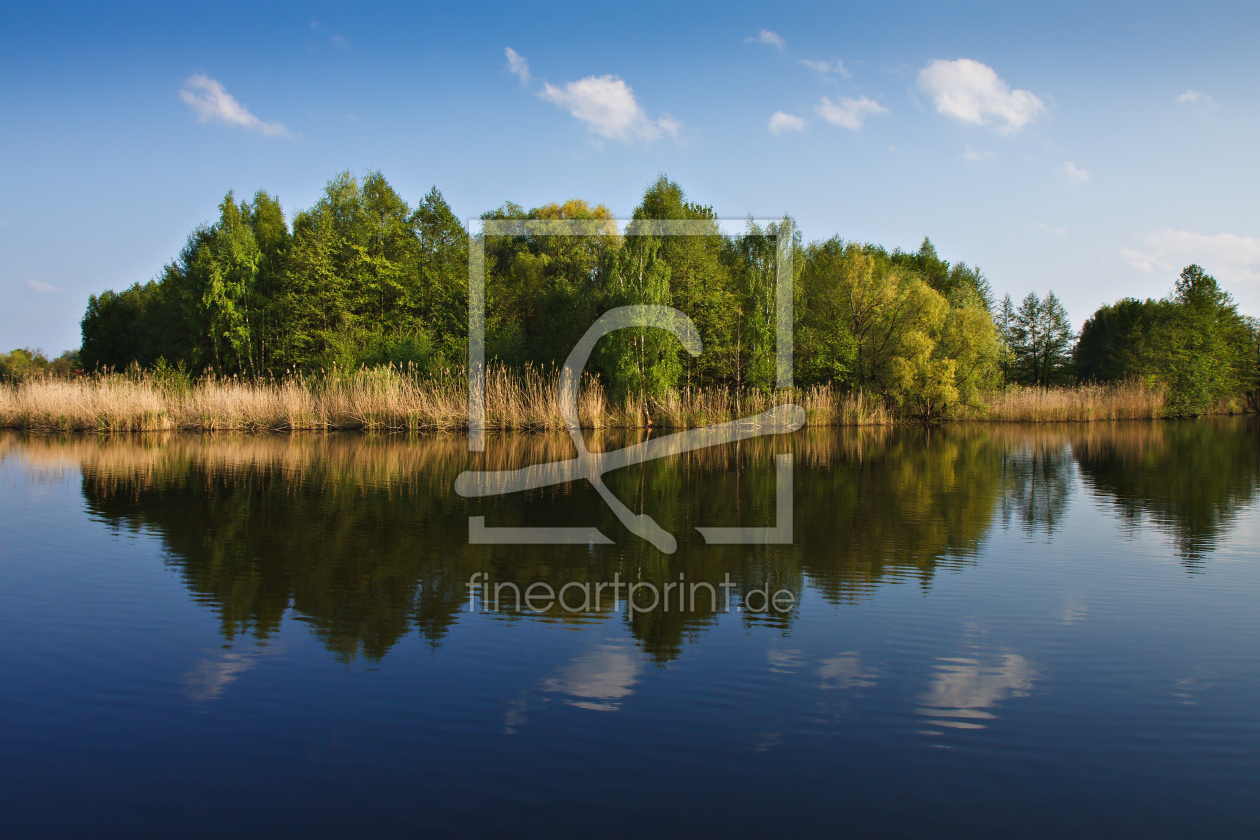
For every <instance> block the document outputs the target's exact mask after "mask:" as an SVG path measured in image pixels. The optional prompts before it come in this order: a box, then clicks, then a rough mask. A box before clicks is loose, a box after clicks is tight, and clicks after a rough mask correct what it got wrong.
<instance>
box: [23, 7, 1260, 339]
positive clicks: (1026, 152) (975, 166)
mask: <svg viewBox="0 0 1260 840" xmlns="http://www.w3.org/2000/svg"><path fill="white" fill-rule="evenodd" d="M240 8H242V9H243V8H245V7H240ZM586 8H587V7H585V6H580V5H576V4H573V5H568V6H564V7H560V8H558V10H557V11H556V12H555V13H553V14H548V15H539V14H538V13H537V9H536V8H535V7H530V8H528V9H526V8H524V7H521V8H510V9H503V10H501V12H500V15H499V16H498V17H497V18H496V19H495V20H493V21H484V20H479V19H476V18H474V17H472V16H465V15H461V14H459V13H458V11H451V10H447V9H433V10H430V9H420V8H417V9H411V8H405V7H396V8H391V9H378V10H374V11H373V12H371V13H370V14H369V15H368V16H367V17H366V18H364V17H362V16H361V15H360V13H359V12H357V11H355V12H350V11H349V10H341V9H338V8H337V7H334V6H331V5H330V6H324V7H319V6H315V7H308V8H307V9H304V10H303V11H302V12H301V13H298V12H296V11H293V12H289V11H273V10H267V11H261V12H260V11H257V10H255V9H253V7H250V11H249V16H248V22H247V23H243V22H242V21H241V20H239V19H238V18H239V17H240V16H239V15H236V14H233V13H232V12H231V11H230V10H229V11H228V12H227V13H224V11H223V10H222V9H221V8H216V9H215V10H213V11H211V10H208V9H194V10H192V11H188V10H171V9H169V8H167V7H165V6H154V7H151V8H145V7H139V8H136V9H132V10H127V11H114V10H109V9H100V8H96V7H88V6H86V5H84V6H77V5H74V4H71V5H69V6H64V7H59V8H57V9H51V10H50V9H46V8H40V9H21V10H17V11H14V12H11V13H10V26H8V27H6V35H7V37H6V38H5V46H6V49H5V51H4V56H3V57H2V58H0V63H2V66H3V67H4V70H5V72H4V73H3V76H2V78H3V79H4V81H3V82H0V91H2V92H3V93H4V95H5V100H6V102H7V103H8V104H9V107H8V110H7V116H8V120H6V123H7V124H6V130H5V132H4V133H3V135H0V150H2V151H3V152H4V153H5V155H6V159H8V160H9V161H11V162H17V163H18V164H19V165H16V166H15V165H11V167H10V168H9V170H8V171H7V172H6V176H5V180H4V188H3V189H2V190H0V196H3V197H2V198H0V251H2V252H3V254H4V255H5V259H4V261H3V265H4V269H3V275H0V285H2V286H3V288H4V289H5V290H6V301H7V302H8V304H9V305H8V306H6V307H5V310H4V312H3V313H2V314H0V349H3V350H5V351H7V350H9V349H13V348H16V347H32V348H41V349H43V350H44V351H45V352H47V353H48V354H49V355H50V356H53V355H56V354H57V353H59V352H61V351H63V350H66V349H72V348H75V347H78V346H79V320H80V319H81V318H82V316H83V312H84V309H85V308H86V305H87V299H88V296H89V295H90V294H99V293H100V292H102V291H104V290H105V289H114V290H116V291H120V290H122V289H123V288H126V287H128V286H130V285H131V284H132V283H135V282H139V283H144V282H147V281H148V280H150V279H152V278H153V277H155V276H157V275H158V274H159V273H160V271H161V270H162V267H163V266H164V265H165V264H166V263H168V262H170V261H171V260H172V259H174V258H175V256H176V255H177V254H178V251H179V249H180V248H181V247H182V246H183V244H184V241H185V239H186V237H187V236H188V234H189V233H190V232H191V231H192V230H193V228H194V227H195V226H196V225H198V224H201V223H203V222H208V221H211V220H213V218H214V216H215V208H216V206H217V204H218V202H219V201H220V200H221V199H222V197H223V195H224V194H225V193H227V192H228V191H229V190H232V191H234V192H235V193H236V195H237V197H238V198H248V197H249V196H252V195H253V194H254V192H255V191H257V190H259V189H263V190H266V191H267V192H269V193H271V194H273V195H276V196H278V197H279V199H280V201H281V202H282V205H283V207H284V208H285V211H286V217H288V218H289V219H290V220H291V219H292V216H293V213H294V212H295V211H296V210H299V209H303V208H306V207H309V206H311V205H312V204H314V203H315V201H316V200H317V199H318V196H319V194H320V192H321V191H322V189H323V187H324V185H325V184H326V183H327V181H328V180H329V179H330V178H332V177H334V176H335V175H336V174H337V173H339V172H342V171H350V172H352V173H354V174H355V175H362V174H363V173H364V172H365V171H369V170H378V171H380V172H381V173H382V174H383V175H384V176H385V177H386V178H387V179H389V181H390V183H391V184H392V185H393V186H394V187H395V189H397V190H398V192H399V194H400V195H401V196H402V197H403V198H404V199H405V200H407V201H408V203H409V204H412V205H414V203H415V202H416V201H418V200H419V199H420V198H421V197H422V196H423V195H424V194H425V192H427V191H428V189H429V187H430V186H436V187H437V188H438V189H439V190H441V191H442V193H443V195H444V196H445V198H446V200H447V201H448V202H449V203H450V205H451V207H452V209H453V210H454V212H455V213H456V215H457V216H459V217H460V218H461V219H468V218H472V217H476V216H479V215H480V214H481V213H482V212H485V211H488V210H491V209H493V208H496V207H499V206H501V205H502V204H503V203H504V202H507V201H512V202H515V203H517V204H520V205H521V206H523V207H526V208H528V207H538V206H542V205H545V204H548V203H553V202H555V203H562V202H564V201H566V200H569V199H573V198H580V199H583V200H585V201H587V202H589V203H590V204H591V205H596V204H604V205H606V206H608V207H609V208H610V209H612V211H613V213H614V215H616V216H618V217H625V216H628V215H629V214H630V212H631V211H632V210H633V208H634V206H635V205H636V204H637V203H638V201H639V199H640V197H641V196H642V193H643V190H644V189H645V188H646V186H647V185H648V184H650V183H651V182H652V180H653V179H655V177H656V176H657V175H658V174H661V173H664V174H666V175H668V176H669V177H670V178H671V179H673V180H675V181H677V182H678V183H679V184H680V185H681V186H682V187H683V189H684V190H686V192H687V196H688V199H689V200H691V201H694V202H697V203H700V204H704V205H709V206H711V207H713V209H714V210H715V212H716V213H717V214H718V215H719V216H721V217H723V218H745V217H747V216H756V217H763V218H765V217H772V218H773V217H781V216H782V215H784V214H787V215H789V216H791V217H792V218H793V219H794V221H795V222H796V224H797V226H798V227H799V229H800V230H801V232H802V236H803V239H804V240H805V241H806V242H809V241H818V240H825V239H828V238H830V237H832V236H840V237H842V238H843V239H845V240H846V241H858V242H870V243H873V244H878V245H882V246H884V247H886V248H888V249H889V250H892V249H894V248H901V249H903V250H907V251H913V250H916V249H917V248H918V246H919V243H920V242H921V241H922V240H923V238H924V237H928V238H930V239H931V241H932V242H933V244H934V245H935V246H936V248H937V251H938V252H939V253H940V255H941V257H942V258H943V259H946V260H948V261H949V262H951V263H956V262H964V263H966V264H968V265H975V266H978V267H979V268H980V269H981V270H982V271H983V272H984V274H985V275H986V276H987V277H988V279H989V281H990V283H991V284H992V288H993V292H994V295H995V297H996V298H998V299H1000V298H1001V297H1002V296H1003V295H1004V294H1010V295H1011V296H1012V298H1014V299H1015V300H1019V299H1020V298H1022V297H1023V296H1024V295H1025V294H1027V293H1028V292H1036V293H1037V294H1039V295H1042V294H1045V293H1046V292H1047V291H1051V290H1052V291H1054V292H1055V293H1056V295H1057V296H1058V297H1059V298H1060V299H1061V300H1062V301H1063V303H1064V305H1065V306H1066V308H1067V310H1068V313H1069V316H1070V318H1071V321H1072V323H1073V325H1074V326H1075V327H1076V328H1078V329H1079V327H1080V325H1081V324H1082V323H1083V322H1084V321H1085V320H1086V319H1087V318H1088V317H1089V316H1090V315H1091V314H1092V313H1093V312H1094V311H1095V310H1096V309H1097V308H1098V307H1099V306H1100V305H1103V304H1106V303H1112V302H1114V301H1116V300H1119V299H1121V298H1124V297H1136V298H1139V299H1142V298H1147V297H1155V298H1159V297H1163V296H1165V295H1167V294H1168V293H1169V292H1170V291H1171V290H1172V287H1173V283H1174V281H1175V279H1176V277H1177V274H1178V272H1179V271H1180V270H1181V269H1182V268H1183V267H1184V266H1185V265H1187V264H1189V263H1197V264H1199V265H1202V266H1203V268H1204V269H1205V270H1206V271H1207V272H1209V273H1211V274H1213V275H1214V276H1215V277H1217V279H1218V280H1219V281H1220V282H1221V285H1222V287H1223V288H1224V289H1226V290H1227V291H1229V292H1230V293H1231V294H1232V295H1233V297H1234V299H1235V300H1236V301H1237V302H1238V304H1239V308H1240V311H1242V312H1243V313H1245V314H1249V315H1260V230H1258V228H1260V223H1258V220H1257V218H1256V210H1255V202H1254V194H1255V191H1256V186H1257V183H1256V182H1257V178H1256V174H1255V173H1254V172H1248V171H1246V170H1245V168H1244V167H1242V166H1239V163H1241V162H1243V161H1245V160H1247V159H1249V158H1248V154H1249V153H1250V151H1251V145H1252V144H1253V143H1254V141H1253V140H1252V137H1253V136H1254V135H1255V134H1256V128H1257V127H1258V126H1257V122H1258V121H1257V114H1258V111H1257V104H1260V102H1258V98H1257V88H1256V84H1255V82H1254V81H1253V80H1254V79H1256V78H1260V73H1257V70H1260V67H1258V66H1257V64H1258V63H1260V59H1258V58H1257V57H1256V56H1255V54H1254V50H1253V48H1252V47H1253V45H1252V42H1253V41H1254V38H1253V37H1251V36H1252V33H1254V32H1255V31H1257V29H1256V24H1257V23H1260V9H1257V8H1255V7H1253V6H1248V5H1244V4H1218V5H1216V6H1215V7H1213V8H1212V9H1209V10H1185V9H1179V8H1174V7H1172V6H1171V5H1164V6H1159V7H1148V6H1145V5H1143V6H1138V5H1136V4H1108V5H1107V6H1106V7H1105V8H1096V7H1094V6H1087V5H1084V4H1076V5H1073V6H1067V7H1055V8H1054V9H1052V10H1045V11H1040V10H1038V11H1032V12H1029V11H1026V10H1022V9H1009V8H1005V7H1001V6H993V7H983V6H977V7H973V8H972V10H971V11H970V12H969V13H965V14H964V13H957V12H953V11H940V10H938V9H935V8H934V7H931V6H928V5H924V4H913V3H906V4H896V5H895V6H884V7H880V8H877V9H852V10H836V9H832V8H829V7H825V6H818V5H801V6H794V7H792V8H790V9H782V10H775V12H774V13H773V14H770V13H769V12H767V10H765V9H764V8H763V7H760V6H758V7H753V6H751V5H741V6H738V7H728V6H725V5H724V6H722V7H707V8H705V9H691V8H688V9H677V8H675V7H673V6H670V7H668V9H669V11H668V13H666V12H664V11H663V8H664V7H660V6H659V5H657V4H652V5H648V6H639V7H636V8H634V9H615V10H612V11H608V12H604V13H603V14H601V15H599V16H594V15H590V14H589V13H584V10H585V9H586ZM719 8H720V9H721V10H722V14H721V15H720V16H719V15H718V13H717V11H716V9H719ZM662 20H664V23H665V25H663V26H662V25H661V23H662ZM1116 33H1123V34H1116Z"/></svg>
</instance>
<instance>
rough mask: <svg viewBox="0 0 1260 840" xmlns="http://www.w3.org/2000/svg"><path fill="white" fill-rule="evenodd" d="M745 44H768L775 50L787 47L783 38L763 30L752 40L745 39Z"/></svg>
mask: <svg viewBox="0 0 1260 840" xmlns="http://www.w3.org/2000/svg"><path fill="white" fill-rule="evenodd" d="M744 42H745V43H749V42H752V43H758V44H769V45H770V46H772V47H774V48H775V49H780V50H781V49H783V48H784V47H786V46H787V41H785V40H783V36H782V35H780V34H779V33H778V32H771V31H770V30H769V29H763V30H761V31H760V32H758V33H757V34H756V35H755V36H753V37H752V38H745V39H744Z"/></svg>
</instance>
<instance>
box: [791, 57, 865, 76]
mask: <svg viewBox="0 0 1260 840" xmlns="http://www.w3.org/2000/svg"><path fill="white" fill-rule="evenodd" d="M801 64H804V65H805V66H806V67H808V68H809V69H810V70H815V71H817V72H819V73H822V74H823V75H824V76H830V75H831V74H833V73H834V74H835V75H837V76H843V77H844V78H846V79H848V78H850V77H851V76H852V75H853V74H852V73H850V72H849V68H847V67H845V66H844V62H843V61H841V60H840V59H838V58H837V59H836V60H834V61H826V60H823V61H810V60H809V59H808V58H804V59H801Z"/></svg>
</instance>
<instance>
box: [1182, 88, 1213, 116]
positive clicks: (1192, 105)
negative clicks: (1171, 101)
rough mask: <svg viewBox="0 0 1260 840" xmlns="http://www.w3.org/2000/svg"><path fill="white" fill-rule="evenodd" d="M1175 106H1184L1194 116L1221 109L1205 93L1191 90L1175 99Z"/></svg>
mask: <svg viewBox="0 0 1260 840" xmlns="http://www.w3.org/2000/svg"><path fill="white" fill-rule="evenodd" d="M1177 104H1179V105H1185V106H1186V107H1187V108H1189V109H1190V110H1191V111H1193V112H1194V113H1196V114H1206V113H1208V112H1209V111H1215V110H1216V109H1217V108H1219V107H1221V106H1220V105H1218V104H1217V102H1216V100H1215V99H1213V98H1212V97H1210V96H1208V95H1207V94H1206V93H1200V92H1199V91H1197V90H1194V89H1193V88H1191V89H1190V90H1187V91H1186V92H1185V93H1183V94H1181V95H1180V96H1178V97H1177Z"/></svg>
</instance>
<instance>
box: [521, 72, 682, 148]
mask: <svg viewBox="0 0 1260 840" xmlns="http://www.w3.org/2000/svg"><path fill="white" fill-rule="evenodd" d="M538 95H539V96H541V97H542V98H543V99H545V100H547V101H548V102H551V103H553V104H555V105H558V106H560V107H561V108H565V109H567V110H568V112H569V113H570V114H572V115H573V116H575V117H577V118H578V119H579V120H581V121H582V122H584V123H586V127H587V128H588V129H590V130H591V131H593V132H595V133H596V134H598V135H600V136H601V137H608V138H610V139H613V140H632V139H639V140H655V139H656V138H658V137H660V136H661V135H662V134H668V135H670V136H671V137H677V136H678V128H679V126H678V122H677V121H676V120H673V119H671V118H670V117H661V118H660V119H658V120H651V119H648V116H647V114H646V113H644V111H643V106H642V105H640V104H639V100H638V99H636V98H635V95H634V91H633V90H632V89H631V88H630V86H629V85H627V84H626V83H625V82H624V81H622V80H621V79H619V78H617V77H616V76H587V77H586V78H585V79H578V80H577V81H576V82H569V83H567V84H565V85H564V87H556V86H554V85H551V84H546V83H544V84H543V89H542V91H541V92H540V93H539V94H538Z"/></svg>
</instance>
